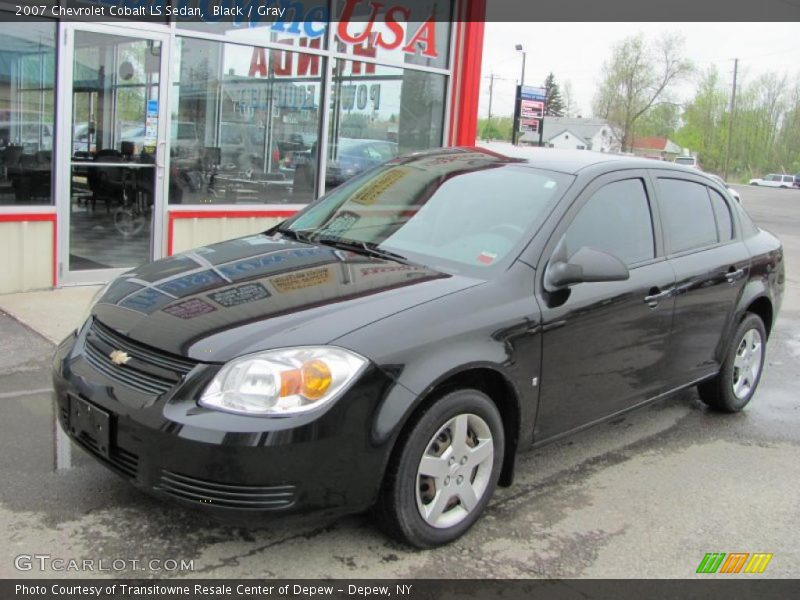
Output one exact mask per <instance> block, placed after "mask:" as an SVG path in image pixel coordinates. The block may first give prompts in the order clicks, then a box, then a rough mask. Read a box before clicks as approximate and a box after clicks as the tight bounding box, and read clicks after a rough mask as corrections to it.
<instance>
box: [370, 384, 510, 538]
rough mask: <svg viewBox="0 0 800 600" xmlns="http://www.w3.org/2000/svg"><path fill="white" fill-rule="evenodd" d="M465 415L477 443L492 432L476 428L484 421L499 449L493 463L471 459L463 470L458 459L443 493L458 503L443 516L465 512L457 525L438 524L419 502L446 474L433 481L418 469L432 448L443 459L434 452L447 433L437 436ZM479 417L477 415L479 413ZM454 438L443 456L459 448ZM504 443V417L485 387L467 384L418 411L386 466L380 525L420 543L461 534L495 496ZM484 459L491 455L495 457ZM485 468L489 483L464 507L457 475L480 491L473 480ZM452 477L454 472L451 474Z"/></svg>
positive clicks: (378, 512)
mask: <svg viewBox="0 0 800 600" xmlns="http://www.w3.org/2000/svg"><path fill="white" fill-rule="evenodd" d="M465 415H466V416H467V418H468V419H471V420H470V421H468V423H469V427H468V429H469V434H468V437H469V436H470V434H473V435H475V437H474V439H473V442H472V443H476V442H475V440H478V442H477V443H479V442H480V439H483V440H484V441H485V442H488V437H486V436H485V435H483V436H477V434H475V429H474V428H473V424H475V425H478V426H479V427H484V426H488V430H489V431H490V433H491V446H492V449H493V455H492V457H491V461H492V463H491V467H489V465H486V464H485V463H481V466H476V467H471V466H470V465H469V464H468V463H467V464H466V465H465V467H464V470H463V471H461V470H460V467H459V466H458V464H455V465H454V466H453V467H452V468H451V471H449V472H448V473H450V472H452V473H453V476H452V481H451V482H450V483H448V486H450V487H445V486H444V485H442V484H443V482H444V480H441V483H440V485H442V490H441V494H442V496H444V497H449V498H450V500H451V501H453V500H454V501H455V504H454V505H453V506H450V507H449V508H445V509H444V512H442V513H441V515H442V517H440V518H445V519H448V518H449V519H450V520H454V519H457V518H461V519H462V520H460V521H458V522H456V523H454V524H453V525H452V526H444V525H441V524H439V525H438V526H432V525H431V524H429V522H428V521H426V519H425V518H424V517H423V516H422V513H421V510H423V508H420V507H418V502H424V499H423V498H422V494H423V491H422V490H423V489H425V490H426V492H425V493H430V490H431V489H435V487H436V484H434V483H433V482H435V481H440V480H438V479H437V480H434V479H432V478H431V479H429V481H431V482H432V484H431V485H430V486H429V484H428V483H427V481H426V480H424V479H422V478H420V476H419V473H418V469H420V468H421V461H422V459H423V454H427V455H428V457H429V458H431V457H432V458H434V459H436V460H438V459H439V458H438V457H436V456H431V455H430V454H429V453H430V452H434V448H436V450H437V451H438V446H436V444H437V443H438V442H439V440H440V439H441V438H439V437H437V438H436V439H434V436H437V435H438V434H439V433H440V430H442V429H443V428H444V427H445V426H446V425H448V424H450V423H453V422H454V421H455V420H456V418H457V417H463V416H465ZM474 417H477V419H473V418H474ZM484 431H485V429H484ZM446 432H450V429H447V430H446ZM453 438H455V436H453ZM450 444H451V445H450V446H449V447H446V449H445V450H444V451H443V453H442V457H444V456H445V454H444V452H450V451H453V449H454V448H456V446H455V445H453V443H452V440H451V442H450ZM473 449H474V447H473ZM504 449H505V434H504V431H503V421H502V418H501V417H500V413H499V411H498V410H497V407H496V406H495V404H494V403H493V402H492V401H491V400H490V399H489V398H488V397H487V396H486V395H485V394H484V393H482V392H480V391H478V390H474V389H461V390H456V391H453V392H450V393H448V394H446V395H444V396H443V397H441V398H439V399H438V400H437V401H435V402H433V403H432V404H430V405H428V406H426V407H425V408H424V409H422V410H421V411H420V413H419V414H417V415H415V416H414V417H413V421H412V422H411V425H410V427H409V428H408V429H407V430H406V432H405V434H404V436H403V437H402V438H401V439H399V440H398V442H397V446H396V448H395V451H394V454H393V456H392V459H391V461H390V464H389V467H388V469H387V471H386V476H385V478H384V483H383V488H382V490H381V494H380V497H379V499H378V503H377V505H376V506H375V509H374V511H373V512H374V516H375V517H376V520H377V522H378V525H379V526H380V527H381V528H382V529H383V530H384V531H385V532H386V533H387V534H389V535H390V536H392V537H394V538H395V539H397V540H399V541H401V542H405V543H407V544H410V545H412V546H416V547H417V548H433V547H435V546H441V545H443V544H447V543H450V542H452V541H453V540H455V539H457V538H459V537H460V536H462V535H463V534H464V533H465V532H466V531H467V530H468V529H469V528H470V527H472V525H473V524H474V523H475V521H477V520H478V518H479V517H480V515H481V513H482V512H483V510H484V508H486V505H487V504H488V502H489V499H490V498H491V497H492V494H493V493H494V490H495V488H496V487H497V480H498V478H499V477H500V471H501V468H502V465H503V455H504ZM484 460H485V461H488V460H489V459H488V458H487V459H484ZM484 465H485V466H484ZM453 469H455V470H453ZM479 469H484V470H482V471H480V477H481V480H482V482H484V484H485V486H486V487H485V489H484V491H483V492H482V493H481V494H480V496H479V497H478V494H477V493H476V494H475V496H474V497H476V498H477V502H476V503H475V505H474V507H473V508H472V509H471V510H467V509H466V508H464V506H465V505H463V506H462V501H461V498H460V497H459V498H457V499H456V498H455V497H454V494H458V493H459V492H458V491H453V490H458V489H462V488H457V487H456V482H457V480H456V477H457V476H460V480H459V481H460V483H459V484H458V485H463V484H464V483H468V484H469V487H470V489H473V491H474V488H473V485H476V486H477V484H478V476H479ZM459 473H463V475H459ZM423 477H424V476H423ZM465 477H469V478H470V481H466V480H465ZM450 479H451V477H450V475H449V474H448V476H447V480H450ZM421 482H422V483H421ZM445 492H446V493H445ZM438 497H439V494H436V496H435V498H438ZM433 504H434V499H429V504H428V506H432V505H433ZM453 511H456V512H453Z"/></svg>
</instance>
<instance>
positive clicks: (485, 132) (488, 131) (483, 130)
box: [478, 117, 514, 142]
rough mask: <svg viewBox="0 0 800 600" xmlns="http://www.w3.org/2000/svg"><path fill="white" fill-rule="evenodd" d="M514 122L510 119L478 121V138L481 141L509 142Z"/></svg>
mask: <svg viewBox="0 0 800 600" xmlns="http://www.w3.org/2000/svg"><path fill="white" fill-rule="evenodd" d="M513 129H514V122H513V119H512V118H511V117H492V118H491V119H478V137H479V138H480V139H482V140H490V141H491V140H499V141H507V142H510V141H511V132H512V130H513Z"/></svg>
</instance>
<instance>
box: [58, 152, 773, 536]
mask: <svg viewBox="0 0 800 600" xmlns="http://www.w3.org/2000/svg"><path fill="white" fill-rule="evenodd" d="M526 152H527V153H528V154H527V156H528V158H527V159H526V158H512V157H509V156H506V155H501V154H499V153H496V152H491V151H489V150H484V149H481V148H447V149H440V150H436V151H430V152H422V153H418V154H414V155H411V156H408V157H404V158H396V159H394V160H391V161H389V162H388V163H386V164H384V165H383V166H380V167H377V168H376V169H374V170H373V171H371V172H369V173H368V174H364V175H362V176H361V177H356V178H355V179H353V180H352V181H349V182H347V183H345V184H343V185H342V186H340V187H338V188H336V189H335V190H334V191H333V192H331V193H329V194H327V195H326V196H324V197H322V198H321V199H320V200H318V201H317V202H315V203H313V204H311V205H309V206H308V207H307V208H306V209H304V210H302V211H300V212H299V213H297V214H296V215H295V216H293V217H291V218H290V219H289V220H287V221H285V222H283V223H281V224H279V225H276V226H275V227H273V228H271V229H270V230H267V231H264V232H262V233H258V234H255V235H250V236H248V237H245V238H240V239H235V240H230V241H227V242H222V243H219V244H214V245H212V246H208V247H206V248H201V249H195V250H193V251H191V252H187V253H184V254H177V255H175V256H172V257H170V258H166V259H163V260H160V261H156V262H153V263H150V264H145V265H142V266H140V267H137V268H136V269H134V270H132V271H129V272H127V273H126V274H123V275H122V276H121V277H120V278H119V279H117V280H115V281H112V282H111V283H110V284H109V285H108V286H107V287H106V288H105V289H104V290H102V291H101V292H100V293H99V295H98V296H97V298H96V301H95V302H94V303H93V306H92V307H91V308H90V313H89V316H88V318H87V320H86V321H85V322H84V323H82V324H81V325H80V327H79V328H78V329H76V330H75V331H74V332H73V333H71V334H70V335H69V336H68V337H67V338H66V339H65V340H64V341H63V342H62V343H61V344H59V346H58V348H57V350H56V355H55V359H54V361H53V381H54V390H55V392H54V393H55V400H56V403H57V410H56V415H58V420H59V423H60V426H61V427H62V429H63V431H64V432H66V433H67V435H68V436H69V437H70V438H71V439H72V440H73V441H74V442H75V443H76V444H78V445H79V446H80V447H81V448H83V449H84V450H85V451H86V452H88V453H89V454H90V455H92V456H94V458H96V459H97V460H98V461H100V462H101V463H102V464H104V465H105V466H106V467H108V468H110V469H112V470H114V471H115V472H117V473H118V474H120V475H122V476H124V477H126V478H127V479H128V480H129V481H131V482H132V483H134V484H136V485H138V486H140V487H141V488H144V489H146V490H149V491H150V492H151V493H153V494H155V495H157V496H160V497H161V498H162V499H164V500H166V501H171V502H177V503H182V504H183V505H184V506H187V507H195V508H196V509H201V510H206V511H211V512H216V513H217V514H220V515H223V514H225V515H227V516H228V517H234V518H235V516H236V515H238V516H239V519H242V520H244V521H245V522H246V523H247V524H250V525H254V524H257V523H259V520H260V519H262V518H265V517H268V516H272V517H273V518H278V519H280V518H281V517H282V515H284V514H287V513H292V512H304V511H315V510H321V511H326V512H329V513H330V512H358V511H362V510H365V509H367V508H370V507H374V509H375V516H376V517H377V520H378V523H379V524H380V525H381V526H382V527H383V528H385V530H386V531H387V532H389V533H390V534H392V535H393V536H395V537H397V538H398V539H400V540H403V541H405V542H407V543H409V544H412V545H414V546H418V547H422V548H430V547H433V546H438V545H441V544H445V543H448V542H451V541H453V540H455V539H457V538H458V537H459V536H461V535H462V534H464V533H465V532H466V531H467V530H468V529H469V528H470V527H471V526H472V525H473V524H474V523H475V521H476V520H477V519H478V518H479V516H480V515H481V513H482V512H483V510H484V509H485V508H486V506H487V504H488V503H489V500H490V498H491V496H492V493H493V492H494V490H495V487H496V486H497V485H498V484H499V485H503V486H508V485H511V484H512V483H513V479H514V469H515V464H517V463H516V462H515V455H516V454H517V452H519V451H520V450H523V449H528V448H531V447H533V446H535V445H538V444H543V443H545V442H547V441H553V440H556V439H559V438H561V437H562V436H564V435H566V434H568V433H571V432H576V431H579V430H581V429H583V428H585V427H587V426H589V425H591V424H594V423H598V422H600V421H602V420H607V419H611V418H618V417H619V415H621V414H622V413H625V412H626V411H629V410H633V409H635V408H637V407H640V406H642V405H644V404H645V403H647V402H650V401H655V400H658V399H660V398H663V397H664V396H665V395H667V394H671V393H673V392H676V391H678V390H682V389H686V388H689V387H691V386H698V389H699V396H700V399H701V400H702V401H703V402H705V403H706V404H707V405H708V406H709V407H710V408H711V409H714V410H717V411H722V412H737V411H740V410H742V409H743V408H744V407H745V406H746V405H747V404H748V403H749V402H750V401H751V399H752V398H753V397H754V394H755V393H756V389H757V387H758V383H759V380H760V378H761V373H762V370H763V366H764V364H765V363H764V357H765V355H766V345H767V340H768V336H769V334H770V331H771V329H772V324H773V323H774V322H775V319H776V318H777V315H778V312H779V310H780V306H781V300H782V298H783V294H784V287H785V268H784V260H783V248H782V246H781V243H780V241H779V240H778V239H777V238H776V237H774V236H773V235H771V234H770V233H768V232H767V231H764V230H762V229H760V228H758V227H757V226H756V225H754V224H753V222H752V221H751V220H750V218H749V217H748V216H747V214H746V212H745V211H744V209H743V208H742V207H741V205H739V204H737V203H736V202H734V201H733V200H731V198H730V197H729V196H728V194H727V193H725V189H724V188H723V187H722V186H720V185H718V184H717V183H716V182H715V181H713V180H712V179H709V178H708V177H706V176H704V175H703V174H702V173H700V172H697V171H694V170H692V169H687V168H684V167H679V166H677V165H674V164H670V163H666V162H664V163H660V164H659V163H654V162H652V161H648V160H644V159H639V158H627V157H620V156H615V155H611V154H604V153H599V152H591V151H586V150H579V151H571V150H550V149H537V150H536V151H532V150H530V149H528V150H526ZM631 451H633V450H631ZM526 477H527V476H526ZM82 499H83V502H85V503H86V505H87V506H88V505H91V503H93V502H95V492H94V491H93V490H89V489H86V490H73V491H72V492H71V496H70V501H71V502H73V503H75V502H77V503H80V502H81V501H82ZM610 508H613V509H616V508H617V507H616V506H615V507H610ZM154 510H157V508H155V509H154ZM480 541H481V539H480V538H476V539H475V540H474V541H472V542H469V544H475V543H480Z"/></svg>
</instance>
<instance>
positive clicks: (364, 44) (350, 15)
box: [332, 0, 452, 69]
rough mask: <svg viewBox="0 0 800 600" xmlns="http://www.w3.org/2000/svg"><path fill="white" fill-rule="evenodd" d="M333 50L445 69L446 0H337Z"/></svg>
mask: <svg viewBox="0 0 800 600" xmlns="http://www.w3.org/2000/svg"><path fill="white" fill-rule="evenodd" d="M334 14H335V15H336V23H334V24H333V25H332V27H334V29H333V32H334V34H335V39H336V48H335V49H336V50H337V51H338V52H342V53H345V54H352V55H354V56H365V57H369V58H375V59H377V60H380V61H384V62H392V63H406V64H409V65H423V66H426V67H438V68H441V69H444V68H447V65H448V58H449V56H448V54H449V51H450V18H451V14H452V2H450V1H449V0H438V1H434V2H431V0H399V1H398V2H386V3H378V2H361V1H360V0H336V2H335V11H334Z"/></svg>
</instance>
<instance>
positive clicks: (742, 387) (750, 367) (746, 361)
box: [733, 329, 764, 400]
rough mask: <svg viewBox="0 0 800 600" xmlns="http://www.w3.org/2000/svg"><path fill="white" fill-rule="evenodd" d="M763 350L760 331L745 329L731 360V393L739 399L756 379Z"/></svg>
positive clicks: (743, 396)
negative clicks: (734, 355)
mask: <svg viewBox="0 0 800 600" xmlns="http://www.w3.org/2000/svg"><path fill="white" fill-rule="evenodd" d="M763 352H764V344H763V341H762V339H761V333H760V332H758V331H757V330H755V329H749V330H747V332H745V334H744V336H742V341H741V342H739V346H738V347H737V348H736V357H735V358H734V360H733V393H734V395H735V396H736V397H737V398H739V399H740V400H741V399H743V398H746V397H747V395H748V394H749V393H750V391H751V390H752V389H753V387H754V386H755V384H756V382H757V381H758V375H759V373H760V372H761V355H762V353H763Z"/></svg>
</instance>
